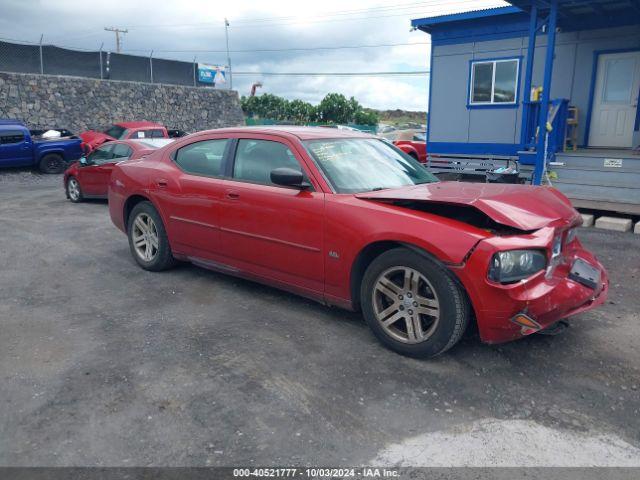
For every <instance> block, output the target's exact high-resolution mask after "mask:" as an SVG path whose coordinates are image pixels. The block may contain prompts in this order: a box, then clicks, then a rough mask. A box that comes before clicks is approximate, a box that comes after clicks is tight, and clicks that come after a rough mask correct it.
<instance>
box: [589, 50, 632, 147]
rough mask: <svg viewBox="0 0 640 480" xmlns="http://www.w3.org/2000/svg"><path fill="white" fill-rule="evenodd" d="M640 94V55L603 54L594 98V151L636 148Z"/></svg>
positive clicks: (592, 125) (592, 118)
mask: <svg viewBox="0 0 640 480" xmlns="http://www.w3.org/2000/svg"><path fill="white" fill-rule="evenodd" d="M639 91H640V52H625V53H609V54H602V55H600V56H599V59H598V70H597V74H596V88H595V93H594V96H593V110H592V113H591V128H590V130H589V146H590V147H622V148H626V147H632V146H633V145H632V141H633V126H634V123H635V119H636V110H637V108H638V92H639Z"/></svg>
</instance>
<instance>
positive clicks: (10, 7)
mask: <svg viewBox="0 0 640 480" xmlns="http://www.w3.org/2000/svg"><path fill="white" fill-rule="evenodd" d="M501 3H502V2H500V0H478V1H472V0H459V1H457V2H444V1H442V0H423V1H417V0H416V1H413V2H411V1H410V0H399V1H398V2H397V3H395V2H394V3H391V4H389V3H388V2H383V1H380V0H372V1H357V0H323V1H322V2H300V1H299V0H296V1H292V0H277V1H276V0H272V1H269V2H260V3H257V2H252V1H249V0H236V1H234V2H220V1H213V2H212V1H205V0H182V1H180V2H175V1H174V2H157V1H155V2H154V1H150V0H144V1H136V2H131V1H125V0H111V1H110V2H87V1H83V0H59V1H57V2H48V1H44V0H41V1H35V2H24V1H21V0H3V2H2V10H3V14H2V17H1V18H0V31H1V32H3V33H2V36H4V37H7V38H14V39H23V40H28V41H38V40H39V38H40V35H41V34H44V39H45V42H48V43H54V44H58V45H63V46H72V47H79V48H86V49H96V50H97V49H98V48H99V47H100V45H101V44H102V43H104V48H105V49H108V50H114V49H115V45H114V44H115V41H114V34H113V33H109V32H106V31H104V27H105V26H117V27H124V28H128V30H129V32H128V33H127V34H126V35H125V36H124V42H123V48H124V50H125V51H129V52H131V53H134V54H139V55H148V54H149V53H150V51H151V50H154V57H159V58H173V59H179V60H188V61H192V60H193V58H194V56H196V57H197V59H198V60H199V61H201V62H205V63H213V64H225V63H226V53H223V52H219V53H213V52H201V51H200V52H196V51H195V50H221V51H224V49H225V36H224V33H225V32H224V18H225V16H226V17H227V18H228V19H229V21H230V23H231V26H230V28H229V35H230V39H229V40H230V48H231V49H232V50H250V51H249V52H247V53H232V55H231V60H232V65H233V69H234V70H235V71H238V72H240V71H244V72H246V71H256V72H259V71H263V72H267V71H268V72H345V71H349V72H366V71H411V70H427V69H428V67H429V60H428V51H429V47H428V45H421V44H418V45H412V46H395V47H381V48H366V49H344V50H312V51H283V52H257V51H255V50H256V49H265V48H317V47H325V46H345V45H367V44H370V45H373V44H383V43H410V42H411V43H416V42H418V43H421V42H427V41H429V36H428V35H427V34H425V33H423V32H413V33H410V32H409V26H410V20H411V19H412V18H419V17H424V16H429V15H436V14H443V13H450V12H452V11H462V10H469V9H477V8H485V7H487V6H495V5H499V4H501ZM163 50H165V51H163ZM166 50H183V52H167V51H166ZM256 80H260V81H262V83H263V88H262V90H261V91H262V92H270V93H274V94H277V95H282V96H285V97H287V98H289V99H293V98H300V99H303V100H306V101H310V102H313V103H317V102H319V101H320V100H321V99H322V97H323V96H324V95H325V94H326V93H328V92H340V93H343V94H345V95H347V96H354V97H356V99H358V101H359V102H360V103H361V104H363V105H365V106H367V107H372V108H381V109H382V108H384V109H386V108H389V109H393V108H402V109H407V110H425V109H426V104H427V91H428V76H427V75H422V76H419V77H274V76H268V77H266V76H265V77H263V76H260V75H257V74H256V75H249V76H239V75H238V76H236V77H234V85H233V86H234V89H237V90H238V91H239V93H240V94H241V95H246V94H248V93H249V89H250V87H251V84H252V83H253V82H254V81H256Z"/></svg>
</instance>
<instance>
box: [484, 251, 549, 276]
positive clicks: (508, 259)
mask: <svg viewBox="0 0 640 480" xmlns="http://www.w3.org/2000/svg"><path fill="white" fill-rule="evenodd" d="M546 266H547V256H546V254H545V252H544V251H542V250H507V251H505V252H498V253H496V254H495V255H494V256H493V258H492V259H491V265H490V266H489V280H492V281H494V282H498V283H513V282H517V281H519V280H523V279H525V278H527V277H530V276H531V275H533V274H534V273H537V272H539V271H540V270H544V268H545V267H546Z"/></svg>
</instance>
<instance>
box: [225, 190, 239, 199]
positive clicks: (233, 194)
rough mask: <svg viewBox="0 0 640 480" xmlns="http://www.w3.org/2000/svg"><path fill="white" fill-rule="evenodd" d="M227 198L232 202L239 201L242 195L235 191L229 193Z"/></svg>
mask: <svg viewBox="0 0 640 480" xmlns="http://www.w3.org/2000/svg"><path fill="white" fill-rule="evenodd" d="M227 198H228V199H230V200H237V199H239V198H240V194H239V193H238V192H234V191H231V192H227Z"/></svg>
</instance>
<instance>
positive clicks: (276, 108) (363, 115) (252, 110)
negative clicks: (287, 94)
mask: <svg viewBox="0 0 640 480" xmlns="http://www.w3.org/2000/svg"><path fill="white" fill-rule="evenodd" d="M240 105H241V107H242V111H243V112H244V113H245V115H247V116H249V117H259V118H266V119H273V120H277V121H287V122H292V123H302V124H304V123H308V122H316V121H317V122H327V123H341V124H345V123H352V122H355V123H357V124H360V125H377V124H378V120H379V118H378V114H377V113H376V112H374V111H371V110H366V109H363V108H362V106H361V105H360V103H358V101H357V100H356V99H355V98H353V97H351V98H349V99H347V98H346V97H345V96H344V95H342V94H341V93H329V94H327V95H326V96H325V97H324V98H323V99H322V101H321V102H320V104H319V105H318V106H317V107H315V106H313V105H311V104H310V103H308V102H305V101H303V100H297V99H296V100H291V101H289V100H287V99H285V98H283V97H279V96H277V95H273V94H271V93H263V94H262V95H256V96H253V97H245V96H243V97H241V98H240Z"/></svg>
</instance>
